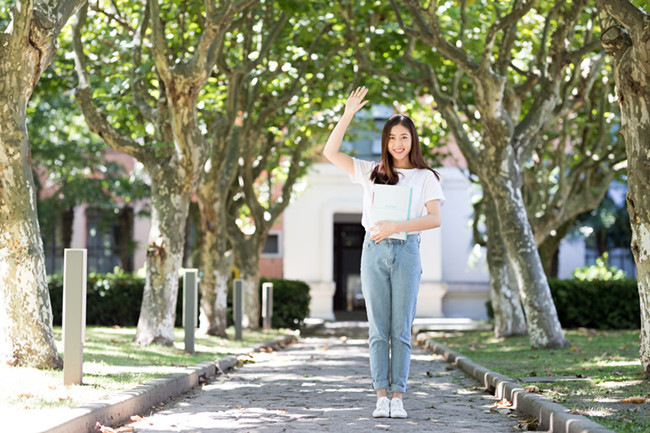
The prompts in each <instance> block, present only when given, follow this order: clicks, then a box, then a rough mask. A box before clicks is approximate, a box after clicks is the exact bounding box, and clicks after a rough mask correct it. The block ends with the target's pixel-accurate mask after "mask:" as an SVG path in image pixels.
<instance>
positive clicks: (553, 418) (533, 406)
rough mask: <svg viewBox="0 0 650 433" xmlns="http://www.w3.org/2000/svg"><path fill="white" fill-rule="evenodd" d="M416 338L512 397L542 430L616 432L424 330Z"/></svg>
mask: <svg viewBox="0 0 650 433" xmlns="http://www.w3.org/2000/svg"><path fill="white" fill-rule="evenodd" d="M416 339H417V342H418V344H419V345H420V346H422V347H424V348H425V349H428V350H430V351H432V352H434V353H437V354H440V355H442V357H443V358H444V359H445V361H447V362H449V363H451V364H453V365H455V366H456V367H458V368H460V369H461V370H462V371H464V372H465V373H467V374H468V375H470V376H472V377H474V378H475V379H476V380H477V381H478V382H479V383H481V384H482V385H483V386H484V387H485V388H486V389H487V390H488V391H489V392H490V393H492V394H494V395H495V396H496V397H497V398H499V399H504V398H505V399H506V400H508V401H511V402H512V406H513V407H514V408H515V409H516V410H517V411H518V412H520V413H524V414H526V415H528V416H534V417H536V418H537V419H539V422H540V429H541V430H542V431H552V432H553V433H614V432H613V431H612V430H609V429H608V428H606V427H604V426H602V425H600V424H598V423H597V422H595V421H592V420H590V419H588V418H587V417H584V416H582V415H578V414H573V413H570V412H569V410H568V409H567V408H566V407H564V406H562V405H560V404H557V403H554V402H552V401H550V400H549V399H547V398H546V397H544V396H541V395H539V394H533V393H529V392H526V391H524V388H523V386H521V385H520V384H519V383H517V382H515V381H514V380H513V379H512V378H510V377H508V376H505V375H503V374H500V373H496V372H494V371H491V370H488V369H487V368H485V367H483V366H481V365H479V364H477V363H475V362H474V361H472V360H471V359H469V358H468V357H466V356H464V355H461V354H460V353H458V352H455V351H453V350H451V349H450V348H448V347H446V346H444V345H442V344H440V343H438V342H437V341H435V340H433V339H431V338H429V337H428V336H426V335H425V334H418V336H417V338H416Z"/></svg>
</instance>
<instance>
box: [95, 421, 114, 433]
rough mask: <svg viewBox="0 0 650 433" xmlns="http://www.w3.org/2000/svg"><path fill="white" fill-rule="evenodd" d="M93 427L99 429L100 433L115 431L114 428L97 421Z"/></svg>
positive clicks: (112, 432)
mask: <svg viewBox="0 0 650 433" xmlns="http://www.w3.org/2000/svg"><path fill="white" fill-rule="evenodd" d="M95 429H96V430H99V431H100V433H116V432H115V430H114V429H112V428H111V427H108V426H106V425H102V424H101V423H100V422H99V421H97V424H95Z"/></svg>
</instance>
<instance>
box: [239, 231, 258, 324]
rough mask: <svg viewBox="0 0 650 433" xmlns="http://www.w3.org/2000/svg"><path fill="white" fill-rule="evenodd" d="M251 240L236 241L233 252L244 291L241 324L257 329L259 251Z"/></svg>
mask: <svg viewBox="0 0 650 433" xmlns="http://www.w3.org/2000/svg"><path fill="white" fill-rule="evenodd" d="M252 244H253V242H251V240H250V239H249V240H248V241H244V242H239V243H237V250H236V252H235V254H236V255H237V256H236V260H237V266H238V267H239V269H240V271H241V279H242V284H243V291H244V315H243V323H242V325H243V326H244V327H245V328H248V329H259V327H260V317H261V316H260V311H261V308H260V294H259V284H260V267H259V253H257V249H256V248H254V247H253V245H252Z"/></svg>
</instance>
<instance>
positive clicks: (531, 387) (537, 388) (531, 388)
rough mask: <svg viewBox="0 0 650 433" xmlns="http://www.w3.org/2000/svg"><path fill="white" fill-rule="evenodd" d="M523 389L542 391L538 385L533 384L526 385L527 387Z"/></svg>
mask: <svg viewBox="0 0 650 433" xmlns="http://www.w3.org/2000/svg"><path fill="white" fill-rule="evenodd" d="M524 391H526V392H542V391H541V390H540V389H539V387H537V386H535V385H528V386H527V387H525V388H524Z"/></svg>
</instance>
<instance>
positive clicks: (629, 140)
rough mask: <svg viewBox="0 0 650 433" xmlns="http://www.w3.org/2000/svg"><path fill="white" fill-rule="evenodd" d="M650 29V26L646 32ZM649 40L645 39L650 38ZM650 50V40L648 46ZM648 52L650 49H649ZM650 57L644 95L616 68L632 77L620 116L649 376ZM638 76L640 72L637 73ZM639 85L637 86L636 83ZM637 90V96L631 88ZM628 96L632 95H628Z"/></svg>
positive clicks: (624, 91)
mask: <svg viewBox="0 0 650 433" xmlns="http://www.w3.org/2000/svg"><path fill="white" fill-rule="evenodd" d="M648 32H650V25H649V26H648V27H646V33H648ZM647 40H648V39H646V41H647ZM646 50H650V43H648V44H647V45H646ZM646 54H647V52H646ZM649 57H650V56H647V55H646V57H645V65H646V67H647V70H646V72H645V76H644V77H643V80H644V81H643V83H644V86H645V95H642V94H641V93H640V91H639V89H641V88H642V85H641V84H640V83H638V82H637V83H634V81H633V79H632V78H631V77H633V76H634V75H628V74H629V73H631V72H632V71H625V69H624V68H621V69H623V70H621V69H617V70H616V76H617V80H616V82H617V83H622V82H624V80H627V79H629V81H628V82H627V83H626V84H627V86H626V87H623V88H620V90H619V101H621V117H622V119H623V128H622V130H623V131H624V132H623V134H624V135H625V145H626V148H627V155H628V162H627V170H628V175H627V186H628V193H627V211H628V212H629V214H630V224H631V226H632V245H631V247H632V253H633V254H634V261H635V262H636V278H637V281H638V287H639V298H640V303H641V345H640V356H641V365H642V366H643V370H644V372H645V375H646V377H647V378H650V189H649V188H648V179H650V151H649V149H650V118H649V116H650V90H649V88H648V86H649V85H650V84H649V83H650V59H649ZM637 76H638V75H637ZM634 84H636V85H637V86H634ZM634 90H636V91H638V92H639V93H637V94H636V95H634V94H633V93H632V91H634ZM628 95H629V96H628Z"/></svg>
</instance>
